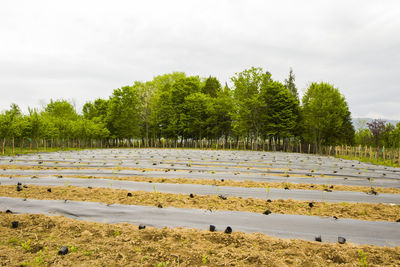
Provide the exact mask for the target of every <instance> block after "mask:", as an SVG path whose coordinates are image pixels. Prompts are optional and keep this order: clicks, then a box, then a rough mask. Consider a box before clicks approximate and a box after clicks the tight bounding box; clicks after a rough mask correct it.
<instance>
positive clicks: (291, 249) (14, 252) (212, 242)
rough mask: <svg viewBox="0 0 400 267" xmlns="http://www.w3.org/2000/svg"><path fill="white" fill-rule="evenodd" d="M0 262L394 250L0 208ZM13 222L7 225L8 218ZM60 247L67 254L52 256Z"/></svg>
mask: <svg viewBox="0 0 400 267" xmlns="http://www.w3.org/2000/svg"><path fill="white" fill-rule="evenodd" d="M0 219H1V222H0V232H1V235H0V265H3V266H21V264H23V265H25V266H26V265H29V266H90V265H92V266H360V265H361V263H363V262H365V263H367V264H368V265H370V266H399V265H400V248H399V247H395V248H389V247H376V246H356V245H354V244H351V243H346V244H343V245H341V244H338V243H336V244H331V243H319V242H307V241H301V240H288V239H278V238H273V237H269V236H266V235H263V234H244V233H241V232H233V233H232V234H225V233H222V232H214V233H211V232H208V231H200V230H194V229H186V228H178V229H168V228H162V229H157V228H151V227H147V228H146V229H144V230H138V227H137V226H133V225H128V224H101V223H91V222H82V221H77V220H73V219H68V218H65V217H62V216H51V217H50V216H45V215H26V214H25V215H14V214H6V213H4V212H1V213H0ZM13 221H18V222H19V225H18V227H17V228H15V229H13V228H12V227H11V223H12V222H13ZM62 246H67V247H68V248H69V253H68V254H66V255H57V252H58V251H59V249H60V248H61V247H62Z"/></svg>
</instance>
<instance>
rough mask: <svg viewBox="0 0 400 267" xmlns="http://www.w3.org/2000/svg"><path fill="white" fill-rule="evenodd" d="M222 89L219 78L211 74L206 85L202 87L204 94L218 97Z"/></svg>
mask: <svg viewBox="0 0 400 267" xmlns="http://www.w3.org/2000/svg"><path fill="white" fill-rule="evenodd" d="M221 90H222V88H221V84H220V83H219V81H218V79H217V78H215V77H211V76H210V77H208V78H207V80H206V82H205V85H204V87H203V88H201V92H202V93H203V94H206V95H209V96H211V97H213V98H216V97H217V96H218V94H219V93H220V92H221Z"/></svg>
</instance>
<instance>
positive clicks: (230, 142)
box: [229, 140, 232, 150]
mask: <svg viewBox="0 0 400 267" xmlns="http://www.w3.org/2000/svg"><path fill="white" fill-rule="evenodd" d="M229 149H230V150H232V140H229Z"/></svg>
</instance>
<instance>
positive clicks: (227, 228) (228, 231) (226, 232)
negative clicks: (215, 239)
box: [225, 226, 232, 234]
mask: <svg viewBox="0 0 400 267" xmlns="http://www.w3.org/2000/svg"><path fill="white" fill-rule="evenodd" d="M230 233H232V228H231V227H230V226H228V227H226V229H225V234H230Z"/></svg>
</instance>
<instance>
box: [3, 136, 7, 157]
mask: <svg viewBox="0 0 400 267" xmlns="http://www.w3.org/2000/svg"><path fill="white" fill-rule="evenodd" d="M5 145H6V139H5V138H3V145H2V153H3V155H4V146H5Z"/></svg>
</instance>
